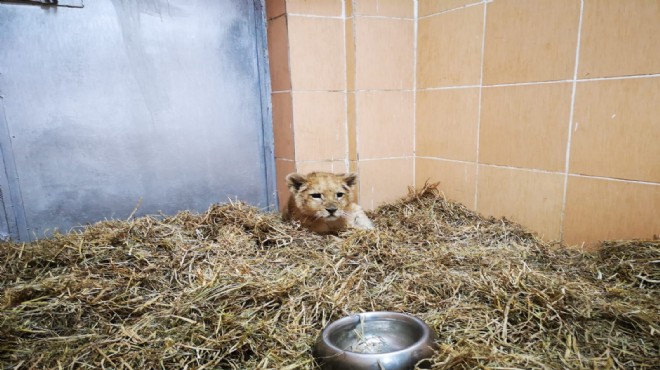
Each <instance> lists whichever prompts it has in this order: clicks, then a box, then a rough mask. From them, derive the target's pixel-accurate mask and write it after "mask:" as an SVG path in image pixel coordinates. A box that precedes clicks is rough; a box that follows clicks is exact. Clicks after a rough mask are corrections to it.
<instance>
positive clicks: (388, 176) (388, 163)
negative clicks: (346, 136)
mask: <svg viewBox="0 0 660 370" xmlns="http://www.w3.org/2000/svg"><path fill="white" fill-rule="evenodd" d="M358 168H359V169H360V176H359V179H360V205H362V207H363V208H364V209H367V210H372V209H375V208H376V207H378V206H380V205H382V204H383V203H387V202H393V201H395V200H397V199H399V198H401V197H403V196H405V195H406V194H408V187H409V186H412V185H413V159H412V158H400V159H378V160H368V161H360V162H359V163H358Z"/></svg>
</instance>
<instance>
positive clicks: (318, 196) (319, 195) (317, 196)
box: [312, 193, 321, 199]
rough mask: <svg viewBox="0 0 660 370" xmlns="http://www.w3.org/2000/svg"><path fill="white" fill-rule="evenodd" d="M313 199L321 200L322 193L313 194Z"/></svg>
mask: <svg viewBox="0 0 660 370" xmlns="http://www.w3.org/2000/svg"><path fill="white" fill-rule="evenodd" d="M312 198H314V199H321V194H320V193H313V194H312Z"/></svg>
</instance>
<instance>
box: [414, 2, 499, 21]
mask: <svg viewBox="0 0 660 370" xmlns="http://www.w3.org/2000/svg"><path fill="white" fill-rule="evenodd" d="M490 2H492V0H483V1H479V2H475V3H472V4H466V5H463V6H461V7H458V8H452V9H447V10H443V11H440V12H437V13H431V14H427V15H423V16H421V17H419V19H425V18H430V17H434V16H436V15H441V14H446V13H452V12H455V11H459V10H462V9H467V8H471V7H473V6H477V5H481V4H486V3H490Z"/></svg>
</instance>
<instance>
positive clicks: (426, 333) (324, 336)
mask: <svg viewBox="0 0 660 370" xmlns="http://www.w3.org/2000/svg"><path fill="white" fill-rule="evenodd" d="M361 316H366V317H365V321H366V318H367V317H368V318H390V319H397V318H405V319H406V321H412V322H413V323H414V324H415V325H417V326H418V327H419V328H420V329H421V330H422V333H421V336H420V338H419V339H418V340H417V341H415V342H414V343H412V344H411V345H409V346H407V347H406V348H403V349H400V350H396V351H390V352H381V353H360V352H354V351H351V350H348V349H343V348H339V347H337V346H336V345H334V343H332V341H330V340H329V338H328V337H329V335H330V332H331V330H332V329H333V328H336V327H338V326H343V325H345V324H346V323H352V322H354V321H355V319H356V318H357V320H358V322H359V321H360V319H361ZM433 337H434V336H433V331H432V329H431V328H430V327H429V326H428V325H427V324H426V323H425V322H424V321H422V320H421V319H420V318H418V317H416V316H413V315H410V314H407V313H403V312H393V311H369V312H359V313H355V314H351V315H348V316H344V317H342V318H340V319H338V320H335V321H333V322H331V323H330V324H328V325H327V326H326V327H325V328H323V330H322V331H321V336H320V339H321V340H322V341H323V343H324V344H325V345H326V346H328V347H329V348H330V349H331V350H332V351H334V352H337V353H342V352H346V353H350V354H351V356H359V357H365V358H370V357H381V356H383V355H386V354H387V355H389V354H397V353H402V352H408V351H410V350H411V349H412V350H415V349H417V348H416V347H420V346H422V345H423V344H425V343H426V342H428V341H429V340H431V341H432V342H434V338H433ZM429 346H430V347H433V343H431V344H429Z"/></svg>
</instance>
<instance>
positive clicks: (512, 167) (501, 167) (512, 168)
mask: <svg viewBox="0 0 660 370" xmlns="http://www.w3.org/2000/svg"><path fill="white" fill-rule="evenodd" d="M416 158H418V159H428V160H433V161H440V162H449V163H458V164H475V162H472V161H464V160H460V159H448V158H438V157H428V156H417V157H416ZM476 164H477V165H480V166H485V167H491V168H499V169H506V170H515V171H527V172H534V173H543V174H548V175H566V172H565V171H548V170H541V169H538V168H526V167H514V166H505V165H499V164H488V163H476ZM568 176H569V177H579V178H583V179H596V180H605V181H617V182H625V183H631V184H639V185H651V186H660V182H653V181H644V180H631V179H619V178H616V177H607V176H598V175H585V174H579V173H569V174H568Z"/></svg>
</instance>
